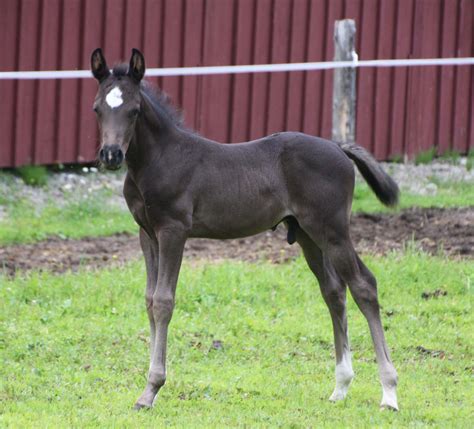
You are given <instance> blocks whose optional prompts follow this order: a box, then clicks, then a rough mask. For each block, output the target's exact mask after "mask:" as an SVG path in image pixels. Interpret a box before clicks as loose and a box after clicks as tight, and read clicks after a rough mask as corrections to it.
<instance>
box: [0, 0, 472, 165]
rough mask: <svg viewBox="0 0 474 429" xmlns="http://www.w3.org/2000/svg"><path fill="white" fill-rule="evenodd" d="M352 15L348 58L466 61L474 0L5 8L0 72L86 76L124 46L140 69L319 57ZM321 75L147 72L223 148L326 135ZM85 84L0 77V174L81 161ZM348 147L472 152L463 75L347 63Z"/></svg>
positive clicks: (50, 2) (89, 0) (466, 72)
mask: <svg viewBox="0 0 474 429" xmlns="http://www.w3.org/2000/svg"><path fill="white" fill-rule="evenodd" d="M343 18H352V19H354V20H355V21H356V26H357V42H356V46H357V51H358V54H359V58H360V59H373V58H430V57H468V56H474V43H473V38H474V34H473V25H472V23H473V21H474V2H473V1H472V0H444V1H443V0H384V1H383V2H382V1H377V0H192V1H189V0H114V1H108V0H67V1H62V0H3V1H2V4H1V8H0V46H1V48H2V55H1V56H0V70H2V71H7V70H56V69H62V70H70V69H87V68H88V67H89V56H90V53H91V52H92V50H93V49H94V48H96V47H98V46H101V47H102V48H103V49H104V52H105V55H106V57H107V58H108V59H109V61H110V62H111V63H110V64H109V66H112V65H113V62H114V61H117V60H120V59H125V60H128V57H129V55H130V50H131V48H132V47H136V48H138V49H140V50H142V51H143V52H144V53H145V58H146V61H147V66H148V67H174V66H201V65H227V64H263V63H271V62H301V61H328V60H331V59H332V57H333V32H334V21H335V20H337V19H343ZM332 76H333V72H332V71H312V72H293V73H274V74H270V73H259V74H243V75H220V76H203V77H196V76H190V77H166V78H153V79H151V80H152V81H153V82H155V83H156V84H158V85H159V86H160V87H162V88H163V89H164V90H165V91H166V92H167V93H168V94H169V95H170V96H171V98H172V99H173V100H174V101H175V103H176V104H177V105H178V106H179V107H181V108H182V109H183V110H184V116H185V121H186V123H187V125H188V126H189V127H192V128H195V129H196V130H198V131H199V132H200V133H201V134H203V135H205V136H207V137H209V138H212V139H216V140H219V141H222V142H238V141H244V140H249V139H254V138H258V137H261V136H264V135H265V134H268V133H270V132H275V131H281V130H300V131H303V132H306V133H309V134H314V135H320V136H323V137H330V135H331V118H332V112H331V102H332V100H331V99H332ZM96 88H97V85H96V82H95V81H94V80H93V79H82V80H80V79H77V80H45V81H34V80H33V81H14V80H8V81H0V94H1V104H0V132H1V139H0V167H12V166H18V165H22V164H32V163H36V164H53V163H58V162H62V163H75V162H89V161H93V160H94V159H95V156H96V151H97V144H98V134H97V126H96V122H95V118H94V115H93V114H92V112H91V106H92V102H93V99H94V96H95V92H96ZM357 92H358V100H357V131H356V138H357V142H358V143H359V144H361V145H363V146H364V147H366V148H368V149H369V150H370V151H371V152H373V153H374V155H375V156H376V157H377V158H378V159H390V158H392V157H395V156H400V155H405V154H406V155H408V156H411V157H412V156H414V155H415V154H416V153H418V152H420V151H424V150H427V149H429V148H431V147H436V148H437V150H438V152H439V153H442V152H445V151H447V150H456V151H459V152H463V153H465V152H467V151H469V150H472V149H473V148H474V126H473V124H472V123H473V121H474V101H473V100H474V67H472V66H462V67H454V66H451V67H424V68H421V67H420V68H391V69H368V68H363V69H358V82H357Z"/></svg>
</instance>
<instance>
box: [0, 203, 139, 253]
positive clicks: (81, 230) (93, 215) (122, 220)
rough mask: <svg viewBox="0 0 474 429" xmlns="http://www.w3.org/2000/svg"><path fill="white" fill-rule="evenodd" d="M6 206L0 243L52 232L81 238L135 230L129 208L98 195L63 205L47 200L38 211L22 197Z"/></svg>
mask: <svg viewBox="0 0 474 429" xmlns="http://www.w3.org/2000/svg"><path fill="white" fill-rule="evenodd" d="M8 208H9V210H8V212H9V216H8V218H7V219H5V220H4V221H3V222H1V221H0V245H1V244H12V243H28V242H34V241H38V240H44V239H45V238H47V237H48V236H51V235H56V236H60V237H69V238H82V237H86V236H107V235H112V234H114V233H119V232H137V231H138V227H137V226H136V224H135V222H134V221H133V218H132V216H131V214H130V213H129V212H128V210H123V209H121V208H120V207H116V206H111V205H108V204H104V202H103V201H102V200H101V199H100V196H91V197H90V198H88V199H86V200H82V201H80V202H69V203H68V202H66V204H65V205H64V207H59V206H57V205H56V204H55V203H54V202H49V203H48V204H46V206H45V207H44V208H43V209H41V211H40V213H39V214H38V213H36V212H35V207H34V205H33V204H31V203H30V202H29V201H25V200H21V201H17V202H14V203H13V204H12V205H10V206H9V207H8Z"/></svg>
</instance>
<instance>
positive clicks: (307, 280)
mask: <svg viewBox="0 0 474 429" xmlns="http://www.w3.org/2000/svg"><path fill="white" fill-rule="evenodd" d="M365 260H366V262H367V263H368V265H369V266H370V267H371V269H372V270H373V271H374V273H375V275H376V276H377V278H378V280H379V295H380V301H381V305H382V311H383V323H384V327H385V330H386V335H387V340H388V343H389V346H390V348H391V350H392V358H393V360H394V363H395V365H396V367H397V370H398V373H399V378H400V384H399V402H400V407H401V408H400V409H401V411H400V412H399V413H392V412H381V411H379V408H378V404H379V401H380V399H381V389H380V385H379V382H378V377H377V368H376V365H375V363H374V352H373V349H372V344H371V341H370V337H369V334H368V328H367V325H366V322H365V320H364V319H363V317H362V316H361V314H360V313H359V312H358V310H357V309H356V307H355V305H354V303H353V302H352V299H349V325H350V337H351V342H352V348H353V358H354V369H355V372H356V378H355V379H354V382H353V384H352V386H351V389H350V392H349V396H348V398H347V399H346V400H345V401H343V402H342V403H338V404H332V403H329V402H328V401H327V398H328V397H329V395H330V394H331V391H332V388H333V383H334V381H333V372H334V362H333V346H332V328H331V322H330V318H329V315H328V311H327V309H326V307H325V305H324V303H323V300H322V298H321V296H320V293H319V290H318V288H317V286H316V283H315V281H314V279H313V277H312V276H311V274H310V273H309V271H308V270H307V269H306V267H305V264H304V262H303V260H301V259H299V260H297V261H295V262H292V263H289V264H284V265H279V266H275V265H269V264H265V263H262V264H259V265H252V264H246V263H230V262H229V263H223V264H218V265H211V264H201V265H189V264H185V266H184V268H183V271H182V273H181V276H180V281H179V285H178V294H177V306H176V310H175V314H174V318H173V320H172V323H171V329H170V336H169V351H168V356H169V361H168V362H169V368H168V381H167V384H166V385H165V387H164V388H163V389H162V391H161V393H160V396H159V399H158V401H157V403H156V406H155V408H154V409H153V410H151V411H146V412H138V413H137V412H134V411H132V410H131V406H132V405H133V403H134V401H135V400H136V398H137V397H138V395H139V394H140V392H141V389H142V388H143V387H144V383H145V375H146V369H147V361H148V349H147V347H148V346H147V344H146V338H147V336H148V332H147V327H148V322H147V319H146V315H145V309H144V299H143V288H144V277H145V275H144V270H143V267H142V264H141V263H134V264H130V265H129V266H127V267H125V268H122V269H109V270H103V271H99V272H86V271H84V272H81V273H79V274H68V275H62V276H55V275H51V274H47V273H43V274H38V273H32V274H28V275H26V276H24V277H19V278H16V279H15V280H8V279H6V278H0V361H1V362H2V365H0V427H18V428H23V427H37V428H45V427H81V428H88V427H97V428H108V427H114V428H115V427H117V428H122V427H123V428H125V427H126V428H128V427H144V428H148V427H149V428H155V427H183V428H189V427H206V428H208V427H236V426H241V427H285V428H287V427H318V428H319V427H328V428H339V427H356V428H359V427H403V428H405V427H425V426H433V427H456V428H464V427H465V428H468V427H472V415H473V412H474V408H473V407H474V404H473V395H472V372H473V366H472V365H473V358H474V356H473V350H474V347H473V346H474V344H473V334H472V326H473V312H472V282H473V279H474V266H473V264H472V262H460V261H448V260H445V259H441V258H436V257H429V256H426V255H423V254H416V253H410V252H408V253H407V254H406V255H404V256H402V255H400V254H392V255H390V256H389V257H385V258H374V257H371V258H365ZM436 289H443V290H445V291H447V292H448V294H447V295H446V296H440V297H438V298H433V299H430V300H424V299H422V298H421V294H422V292H424V291H434V290H436ZM387 314H388V315H390V316H388V315H387ZM214 340H220V341H222V344H223V347H222V349H218V350H214V349H212V347H211V346H212V342H213V341H214ZM418 346H422V347H424V348H426V349H430V350H437V351H443V353H444V356H443V355H442V354H441V355H436V354H434V355H433V356H432V355H430V354H424V353H420V351H418V350H417V347H418Z"/></svg>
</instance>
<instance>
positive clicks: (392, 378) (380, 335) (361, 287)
mask: <svg viewBox="0 0 474 429" xmlns="http://www.w3.org/2000/svg"><path fill="white" fill-rule="evenodd" d="M333 238H334V239H333V240H330V241H329V242H328V246H327V252H328V256H329V258H330V260H331V262H332V264H333V265H334V267H335V268H336V271H337V273H338V274H339V275H340V276H341V278H342V279H343V280H344V281H345V282H346V283H347V284H348V285H349V289H350V291H351V294H352V296H353V297H354V300H355V302H356V303H357V305H358V307H359V309H360V310H361V311H362V313H363V314H364V316H365V317H366V319H367V321H368V323H369V328H370V333H371V335H372V340H373V343H374V348H375V354H376V356H377V362H378V365H379V373H380V381H381V384H382V388H383V397H382V402H381V404H380V406H381V407H382V408H390V409H394V410H398V404H397V394H396V387H397V372H396V370H395V368H394V366H393V364H392V362H391V360H390V356H389V352H388V348H387V343H386V342H385V335H384V331H383V327H382V323H381V320H380V309H379V302H378V299H377V282H376V280H375V277H374V276H373V275H372V273H371V272H370V271H369V269H368V268H367V267H366V266H365V265H364V264H363V262H362V261H361V260H360V258H359V257H358V255H357V253H356V251H355V250H354V248H353V246H352V242H351V240H350V238H349V235H348V234H347V235H344V236H342V237H341V236H338V237H333Z"/></svg>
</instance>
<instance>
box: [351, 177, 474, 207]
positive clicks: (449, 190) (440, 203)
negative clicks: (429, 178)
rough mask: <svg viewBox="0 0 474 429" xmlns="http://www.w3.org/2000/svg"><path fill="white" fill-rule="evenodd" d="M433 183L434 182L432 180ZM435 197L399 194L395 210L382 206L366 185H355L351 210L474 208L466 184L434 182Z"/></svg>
mask: <svg viewBox="0 0 474 429" xmlns="http://www.w3.org/2000/svg"><path fill="white" fill-rule="evenodd" d="M433 182H435V181H434V180H433ZM436 186H437V187H438V190H437V193H436V195H415V194H411V193H409V192H403V191H402V192H401V194H400V204H399V205H398V206H397V207H396V208H395V209H393V208H387V207H385V206H383V205H382V204H381V203H380V202H379V201H378V200H377V198H376V197H375V196H374V194H373V192H372V191H371V190H370V188H369V187H368V185H367V184H366V183H359V184H357V186H356V188H355V192H354V199H353V203H352V210H353V211H354V212H365V213H375V212H396V211H399V210H403V209H406V208H409V207H469V206H474V186H473V185H472V184H470V183H466V182H457V183H453V182H439V181H438V182H436Z"/></svg>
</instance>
